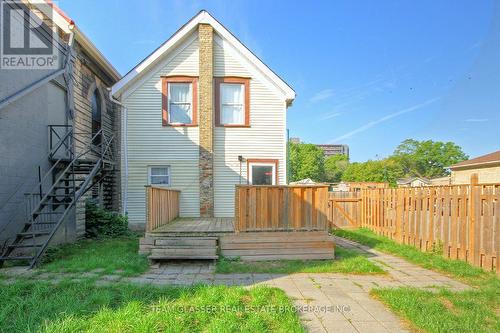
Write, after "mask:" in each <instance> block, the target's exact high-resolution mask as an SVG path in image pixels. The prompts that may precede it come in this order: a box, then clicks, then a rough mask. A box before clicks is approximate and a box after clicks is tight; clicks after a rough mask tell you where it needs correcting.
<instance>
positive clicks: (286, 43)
mask: <svg viewBox="0 0 500 333" xmlns="http://www.w3.org/2000/svg"><path fill="white" fill-rule="evenodd" d="M58 4H59V6H60V7H61V8H62V9H63V10H64V11H66V12H67V13H68V14H69V15H70V16H71V17H72V18H73V19H74V20H75V21H76V23H77V25H78V26H79V27H80V28H81V29H82V30H83V31H84V32H85V33H86V34H87V35H88V36H89V37H90V38H91V39H92V41H93V42H94V43H95V44H96V45H97V47H98V48H100V50H101V51H102V52H103V54H104V55H105V56H106V57H107V58H108V59H109V60H110V61H111V63H113V65H114V66H115V67H116V68H117V69H118V70H119V71H120V72H121V73H122V74H124V73H126V72H127V71H128V70H130V69H131V68H132V67H134V66H135V65H136V64H137V63H138V62H139V61H140V60H142V59H143V58H144V57H146V56H147V55H148V54H149V53H151V51H153V50H154V49H155V48H156V47H158V46H159V45H160V44H161V43H162V42H164V41H165V40H166V39H167V38H169V37H170V36H171V34H172V33H174V32H175V31H176V30H177V29H178V28H179V27H180V26H181V25H182V24H184V23H185V22H186V21H187V20H189V19H190V18H191V17H192V16H194V15H195V14H196V13H197V12H198V11H199V10H200V9H207V10H208V11H210V12H211V14H212V15H214V16H215V17H216V18H217V19H218V20H219V21H220V22H221V23H222V24H224V25H225V26H226V27H227V28H228V29H229V30H231V31H232V32H233V33H234V34H235V35H236V36H237V37H238V38H239V39H240V40H241V41H242V42H243V43H245V44H246V45H247V46H248V47H249V48H250V49H251V50H252V51H254V53H256V54H257V55H258V56H259V57H260V58H261V59H262V60H263V61H264V62H265V63H266V64H267V65H268V66H270V67H271V68H272V69H273V70H274V71H275V72H277V73H278V74H279V75H280V76H281V77H282V78H284V79H285V81H287V82H288V83H289V84H290V85H291V86H292V87H293V88H294V89H295V91H296V92H297V99H296V100H295V102H294V105H293V106H292V107H291V108H290V109H289V110H288V128H289V129H290V135H291V136H298V137H300V138H301V139H302V140H303V141H306V142H312V143H345V144H348V145H349V146H350V151H351V160H353V161H364V160H367V159H374V158H382V157H385V156H387V155H389V154H391V153H392V151H393V150H394V148H395V147H396V145H397V144H398V143H400V142H401V141H402V140H404V139H406V138H415V139H419V140H424V139H432V140H443V141H454V142H456V143H457V144H459V145H460V146H462V147H463V149H464V151H465V152H466V153H467V154H469V155H470V156H472V157H473V156H477V155H481V154H485V153H488V152H492V151H496V150H499V149H500V5H498V4H497V5H495V4H494V1H493V0H482V1H472V0H471V1H465V0H462V1H456V0H450V1H445V0H440V1H435V0H434V1H423V0H414V1H401V0H397V1H388V0H385V1H383V0H381V1H368V0H366V1H354V0H344V1H314V2H305V1H270V0H267V1H261V0H251V1H250V0H249V1H239V0H233V1H222V0H219V1H187V0H186V1H184V0H176V1H167V0H164V1H161V0H143V1H127V0H121V1H119V0H105V1H102V0H101V1H98V0H59V2H58Z"/></svg>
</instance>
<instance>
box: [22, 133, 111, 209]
mask: <svg viewBox="0 0 500 333" xmlns="http://www.w3.org/2000/svg"><path fill="white" fill-rule="evenodd" d="M102 133H103V130H102V129H101V130H99V132H97V133H96V134H95V135H94V136H93V137H92V139H91V142H92V141H93V140H94V139H95V138H96V137H97V136H98V135H101V134H102ZM91 145H92V144H91ZM108 147H109V145H108V146H107V147H106V150H107V149H108ZM91 151H92V148H89V149H87V150H85V151H84V152H82V153H80V154H79V155H78V156H76V157H75V158H73V159H72V160H71V162H70V163H69V164H68V165H67V167H66V168H65V169H64V170H63V172H61V175H60V176H59V177H58V178H57V179H56V180H55V181H54V182H53V184H52V186H51V187H50V189H49V190H48V191H47V193H46V194H45V195H44V196H43V197H42V198H41V199H40V201H39V203H38V205H36V207H35V208H34V209H33V210H32V211H31V214H30V216H33V215H34V214H35V213H36V212H37V210H38V209H40V206H41V205H42V202H44V201H45V200H46V199H47V197H48V196H49V194H50V193H51V192H52V191H53V190H54V188H55V187H56V185H57V184H58V183H59V181H60V180H61V179H62V178H63V176H65V174H66V173H67V172H68V170H69V169H70V168H71V167H72V166H73V165H74V164H75V162H76V161H77V160H78V159H79V158H81V157H82V156H84V155H86V154H87V153H89V152H91ZM58 162H59V161H58ZM54 167H55V165H54V166H53V167H52V168H51V170H52V169H53V168H54ZM49 173H51V171H49V172H48V173H47V174H46V175H45V177H44V179H45V178H46V177H47V175H48V174H49ZM40 184H43V183H42V182H40ZM40 184H39V185H40ZM39 185H37V187H39Z"/></svg>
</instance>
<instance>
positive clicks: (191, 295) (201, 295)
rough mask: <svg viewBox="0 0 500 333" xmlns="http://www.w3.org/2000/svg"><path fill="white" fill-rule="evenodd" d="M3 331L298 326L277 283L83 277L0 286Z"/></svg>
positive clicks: (294, 328)
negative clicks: (103, 282)
mask: <svg viewBox="0 0 500 333" xmlns="http://www.w3.org/2000/svg"><path fill="white" fill-rule="evenodd" d="M0 299H1V300H2V306H0V323H1V331H2V332H35V331H37V332H200V331H203V332H239V331H245V332H303V331H304V330H303V328H302V326H301V324H300V321H299V318H298V316H297V314H296V313H295V311H294V309H293V308H292V305H291V302H290V300H289V299H288V298H287V297H286V295H285V293H284V292H283V291H281V290H279V289H275V288H267V287H256V288H252V289H250V290H246V289H243V288H239V287H225V286H211V287H209V286H196V287H189V288H173V287H172V288H157V287H154V286H134V285H129V284H114V285H110V286H100V287H96V286H95V285H93V284H92V283H91V281H90V280H85V281H84V282H81V283H74V282H62V283H60V284H58V285H53V284H50V283H47V282H41V281H36V282H35V281H19V282H16V283H14V284H11V285H2V286H1V288H0Z"/></svg>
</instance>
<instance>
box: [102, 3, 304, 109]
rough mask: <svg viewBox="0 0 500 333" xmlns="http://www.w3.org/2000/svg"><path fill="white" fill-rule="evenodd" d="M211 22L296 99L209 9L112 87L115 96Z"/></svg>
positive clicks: (225, 37)
mask: <svg viewBox="0 0 500 333" xmlns="http://www.w3.org/2000/svg"><path fill="white" fill-rule="evenodd" d="M202 23H205V24H210V25H211V26H212V27H213V29H214V30H215V31H216V32H217V33H218V34H219V35H221V36H222V37H223V38H224V39H226V40H227V41H229V42H230V43H231V44H232V45H233V46H234V47H235V48H236V49H237V50H238V51H239V52H240V53H241V54H242V55H243V56H245V57H246V58H247V59H248V60H249V61H250V62H251V63H252V64H253V65H255V66H256V67H257V68H258V69H259V70H260V71H261V72H262V73H263V74H264V75H265V76H266V77H268V78H269V79H270V80H271V81H272V82H273V83H274V84H275V85H276V86H277V87H278V88H280V90H281V91H282V92H283V94H284V96H285V99H286V100H287V102H288V103H291V102H292V101H293V100H294V99H295V91H294V90H293V89H292V88H291V87H290V86H289V85H288V84H287V83H286V82H285V81H284V80H283V79H281V78H280V77H279V76H278V75H277V74H276V73H275V72H273V71H272V70H271V69H270V68H269V67H268V66H267V65H266V64H264V63H263V62H262V60H260V59H259V58H258V57H257V56H256V55H255V54H253V53H252V51H250V50H249V49H248V48H247V47H246V46H245V45H243V43H242V42H240V41H239V40H238V39H237V38H236V37H235V36H234V35H233V34H232V33H231V32H230V31H229V30H227V29H226V28H225V27H224V26H223V25H222V24H221V23H219V21H217V20H216V19H215V18H214V17H213V16H212V15H210V14H209V13H208V12H207V11H205V10H202V11H200V12H199V13H198V14H197V15H196V16H194V17H193V18H192V19H191V20H189V21H188V22H187V23H186V24H184V25H183V26H182V27H181V28H180V29H179V30H177V31H176V32H175V33H174V34H173V35H172V36H171V37H170V38H169V39H168V40H167V41H166V42H164V43H163V44H162V45H160V47H158V48H157V49H156V50H155V51H153V53H151V54H150V55H149V56H148V57H146V58H145V59H144V60H142V61H141V62H140V63H139V64H138V65H137V66H135V67H134V68H132V69H131V70H130V71H129V72H128V73H127V74H125V75H124V76H123V78H122V79H121V80H120V81H118V82H117V83H116V84H115V85H114V86H113V87H112V89H111V92H112V94H113V95H114V96H116V95H119V94H120V93H121V92H122V91H123V90H125V89H126V87H128V86H129V85H130V83H132V82H133V81H135V80H136V79H137V78H139V77H140V76H141V74H143V73H146V72H147V71H148V70H149V69H150V68H152V67H153V66H154V65H155V64H157V63H158V62H159V60H160V59H161V58H162V55H164V54H165V53H166V52H168V51H169V50H170V49H172V48H174V47H175V46H177V45H178V44H179V43H180V42H181V41H182V40H184V39H185V38H186V37H187V36H188V35H189V34H190V33H191V32H193V31H194V30H195V29H197V27H198V25H199V24H202Z"/></svg>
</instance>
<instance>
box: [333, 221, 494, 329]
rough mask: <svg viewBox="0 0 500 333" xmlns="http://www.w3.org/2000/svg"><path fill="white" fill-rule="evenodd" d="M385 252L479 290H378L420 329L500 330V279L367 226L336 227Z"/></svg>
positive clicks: (376, 292)
mask: <svg viewBox="0 0 500 333" xmlns="http://www.w3.org/2000/svg"><path fill="white" fill-rule="evenodd" d="M334 233H335V234H336V235H338V236H341V237H344V238H348V239H352V240H355V241H357V242H359V243H362V244H365V245H368V246H370V247H372V248H374V249H377V250H380V251H382V252H387V253H391V254H394V255H396V256H399V257H402V258H405V259H407V260H408V261H410V262H413V263H415V264H418V265H420V266H423V267H425V268H428V269H432V270H435V271H438V272H441V273H444V274H446V275H448V276H451V277H453V278H456V279H458V280H462V281H464V282H466V283H468V284H470V285H471V286H474V287H475V289H474V290H471V291H464V292H451V291H448V290H444V289H443V290H441V291H439V292H437V293H432V292H429V291H425V290H419V289H413V288H398V289H376V290H373V291H372V295H373V296H374V297H376V298H378V299H380V300H381V301H382V302H384V303H385V304H387V306H388V307H389V308H390V309H391V310H393V311H394V312H396V313H398V314H399V315H401V316H402V317H404V318H405V319H407V320H408V321H410V322H411V323H412V324H413V326H414V327H415V328H416V329H418V330H423V331H426V332H500V279H499V278H498V277H497V276H496V275H495V274H494V273H489V272H485V271H483V270H482V269H480V268H477V267H473V266H471V265H469V264H467V263H466V262H463V261H458V260H449V259H445V258H443V257H442V256H441V254H439V253H424V252H421V251H419V250H418V249H416V248H414V247H412V246H408V245H401V244H397V243H395V242H394V241H392V240H390V239H388V238H385V237H382V236H378V235H376V234H374V233H373V232H371V231H370V230H367V229H358V230H334Z"/></svg>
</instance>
